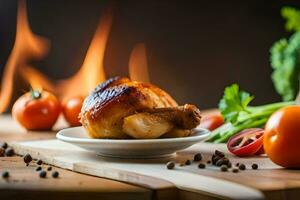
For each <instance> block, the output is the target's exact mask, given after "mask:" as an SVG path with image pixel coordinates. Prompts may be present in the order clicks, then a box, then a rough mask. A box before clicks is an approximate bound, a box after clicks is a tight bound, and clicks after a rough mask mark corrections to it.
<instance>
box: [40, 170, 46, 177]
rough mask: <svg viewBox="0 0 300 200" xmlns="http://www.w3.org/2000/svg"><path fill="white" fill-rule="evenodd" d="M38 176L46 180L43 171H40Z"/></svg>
mask: <svg viewBox="0 0 300 200" xmlns="http://www.w3.org/2000/svg"><path fill="white" fill-rule="evenodd" d="M39 176H40V177H41V178H46V176H47V172H46V171H44V170H42V171H41V172H40V173H39Z"/></svg>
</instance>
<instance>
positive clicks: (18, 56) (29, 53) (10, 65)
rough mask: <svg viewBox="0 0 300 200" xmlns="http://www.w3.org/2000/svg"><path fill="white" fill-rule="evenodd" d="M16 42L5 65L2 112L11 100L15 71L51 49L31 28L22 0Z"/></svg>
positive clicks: (0, 104) (0, 101)
mask: <svg viewBox="0 0 300 200" xmlns="http://www.w3.org/2000/svg"><path fill="white" fill-rule="evenodd" d="M16 30H17V32H16V39H15V44H14V47H13V49H12V52H11V54H10V56H9V58H8V61H7V63H6V65H5V67H4V72H3V79H2V82H1V91H0V113H1V112H4V111H5V110H6V108H7V106H8V104H9V102H10V99H11V96H12V91H13V86H14V82H13V80H14V75H15V72H16V71H17V70H18V69H20V67H21V66H22V65H25V64H26V63H27V62H28V61H29V60H30V59H41V58H43V57H44V56H45V55H46V53H47V52H48V49H49V42H48V41H47V40H46V39H45V38H42V37H40V36H37V35H35V34H33V33H32V32H31V30H30V28H29V24H28V19H27V11H26V2H25V1H24V0H22V1H20V3H19V6H18V16H17V29H16Z"/></svg>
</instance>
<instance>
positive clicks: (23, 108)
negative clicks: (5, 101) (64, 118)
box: [12, 90, 61, 130]
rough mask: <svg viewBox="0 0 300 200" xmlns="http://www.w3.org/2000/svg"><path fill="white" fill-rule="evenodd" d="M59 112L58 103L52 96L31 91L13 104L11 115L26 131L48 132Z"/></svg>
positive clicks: (43, 92)
mask: <svg viewBox="0 0 300 200" xmlns="http://www.w3.org/2000/svg"><path fill="white" fill-rule="evenodd" d="M60 111H61V106H60V102H59V101H58V100H57V98H56V97H55V96H54V95H53V94H51V93H50V92H47V91H39V90H31V91H30V92H27V93H25V94H24V95H22V96H21V97H19V99H18V100H17V101H16V102H15V103H14V105H13V108H12V115H13V117H14V118H15V120H17V121H18V122H19V123H20V124H21V125H22V126H23V127H24V128H26V129H28V130H50V129H51V128H52V126H53V125H54V124H55V122H56V120H57V118H58V116H59V114H60Z"/></svg>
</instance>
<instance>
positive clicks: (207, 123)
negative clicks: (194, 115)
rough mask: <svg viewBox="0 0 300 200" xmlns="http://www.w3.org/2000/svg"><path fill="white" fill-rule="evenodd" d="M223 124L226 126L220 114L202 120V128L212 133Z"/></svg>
mask: <svg viewBox="0 0 300 200" xmlns="http://www.w3.org/2000/svg"><path fill="white" fill-rule="evenodd" d="M223 124H224V119H223V117H222V116H221V115H220V114H216V115H210V116H207V117H204V118H203V119H202V120H201V124H200V127H201V128H206V129H208V130H210V131H213V130H215V129H216V128H218V127H219V126H221V125H223Z"/></svg>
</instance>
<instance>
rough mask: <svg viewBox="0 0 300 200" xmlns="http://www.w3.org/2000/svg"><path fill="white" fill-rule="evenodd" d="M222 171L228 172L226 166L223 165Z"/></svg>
mask: <svg viewBox="0 0 300 200" xmlns="http://www.w3.org/2000/svg"><path fill="white" fill-rule="evenodd" d="M220 169H221V171H222V172H226V171H227V170H228V168H227V166H226V165H222V166H221V168H220Z"/></svg>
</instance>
